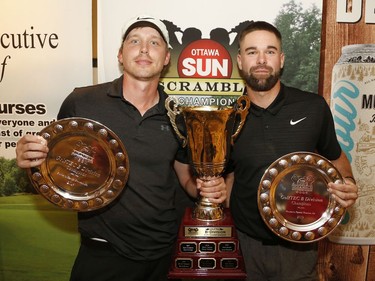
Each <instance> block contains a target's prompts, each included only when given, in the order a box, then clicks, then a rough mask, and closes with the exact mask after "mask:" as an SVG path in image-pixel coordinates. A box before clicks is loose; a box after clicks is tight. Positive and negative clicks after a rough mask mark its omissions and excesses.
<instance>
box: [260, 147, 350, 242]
mask: <svg viewBox="0 0 375 281" xmlns="http://www.w3.org/2000/svg"><path fill="white" fill-rule="evenodd" d="M330 182H335V183H342V182H343V178H342V176H341V175H340V173H339V171H338V170H337V169H336V168H335V167H334V166H333V164H332V163H331V162H330V161H329V160H327V159H325V158H324V157H322V156H320V155H318V154H315V153H309V152H296V153H290V154H287V155H285V156H283V157H281V158H279V159H278V160H276V161H275V162H274V163H272V164H271V165H270V166H269V168H268V169H267V170H266V172H265V173H264V175H263V177H262V179H261V182H260V185H259V189H258V207H259V211H260V214H261V216H262V218H263V220H264V222H265V223H266V225H267V226H268V227H269V228H270V229H271V230H272V231H273V232H274V233H275V234H276V235H278V236H279V237H281V238H283V239H285V240H288V241H291V242H299V243H309V242H313V241H317V240H320V239H322V238H324V237H325V236H327V235H328V234H329V233H331V232H332V231H333V230H334V229H335V228H336V226H337V225H338V224H339V223H340V221H341V220H342V218H343V216H344V214H345V209H344V208H343V207H342V206H340V205H339V204H338V203H337V202H336V201H335V200H334V199H333V198H332V196H331V195H330V193H329V192H328V190H327V189H328V187H327V185H328V183H330Z"/></svg>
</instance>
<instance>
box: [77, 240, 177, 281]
mask: <svg viewBox="0 0 375 281" xmlns="http://www.w3.org/2000/svg"><path fill="white" fill-rule="evenodd" d="M170 262H171V257H170V256H169V255H167V256H165V257H163V258H161V259H158V260H154V261H135V260H130V259H127V258H125V257H123V256H120V255H119V254H118V253H117V252H116V251H115V250H114V249H113V248H112V247H111V245H110V244H109V243H106V242H98V241H93V240H91V239H88V238H84V239H82V241H81V246H80V248H79V252H78V255H77V257H76V260H75V263H74V265H73V269H72V273H71V277H70V281H167V280H168V278H167V274H168V269H169V266H170Z"/></svg>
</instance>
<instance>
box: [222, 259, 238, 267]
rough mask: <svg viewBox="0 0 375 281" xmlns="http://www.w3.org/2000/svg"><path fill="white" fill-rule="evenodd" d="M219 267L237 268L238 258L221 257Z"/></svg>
mask: <svg viewBox="0 0 375 281" xmlns="http://www.w3.org/2000/svg"><path fill="white" fill-rule="evenodd" d="M220 267H221V268H223V269H228V268H237V267H238V259H236V258H223V259H221V260H220Z"/></svg>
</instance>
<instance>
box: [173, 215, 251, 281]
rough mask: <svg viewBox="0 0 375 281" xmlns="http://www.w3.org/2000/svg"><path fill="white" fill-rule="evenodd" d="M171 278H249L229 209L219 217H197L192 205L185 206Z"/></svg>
mask: <svg viewBox="0 0 375 281" xmlns="http://www.w3.org/2000/svg"><path fill="white" fill-rule="evenodd" d="M168 278H170V279H180V278H182V279H183V278H200V279H211V278H220V279H225V278H226V279H245V278H246V272H245V265H244V261H243V257H242V254H241V249H240V247H239V241H238V238H237V233H236V230H235V227H234V223H233V220H232V217H231V214H230V212H229V209H224V216H223V219H221V220H217V221H202V220H198V219H195V218H193V210H192V208H187V209H186V210H185V214H184V217H183V220H182V223H181V225H180V228H179V233H178V239H177V243H176V249H175V253H174V256H173V260H172V264H171V267H170V270H169V274H168Z"/></svg>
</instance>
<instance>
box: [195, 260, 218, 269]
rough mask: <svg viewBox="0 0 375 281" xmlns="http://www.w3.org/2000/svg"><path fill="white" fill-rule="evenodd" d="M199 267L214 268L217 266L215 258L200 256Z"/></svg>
mask: <svg viewBox="0 0 375 281" xmlns="http://www.w3.org/2000/svg"><path fill="white" fill-rule="evenodd" d="M198 267H199V268H203V269H214V268H216V259H215V258H200V259H198Z"/></svg>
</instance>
